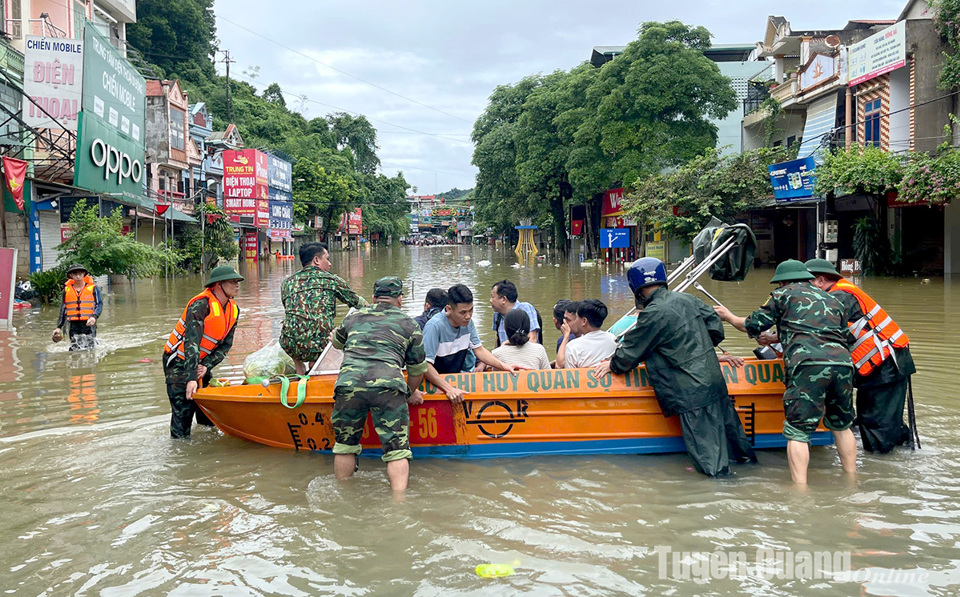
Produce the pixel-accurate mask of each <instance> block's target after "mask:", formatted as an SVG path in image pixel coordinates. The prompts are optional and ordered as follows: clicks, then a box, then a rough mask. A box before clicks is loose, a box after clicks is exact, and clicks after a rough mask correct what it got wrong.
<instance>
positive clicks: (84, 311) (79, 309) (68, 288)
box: [63, 276, 97, 321]
mask: <svg viewBox="0 0 960 597" xmlns="http://www.w3.org/2000/svg"><path fill="white" fill-rule="evenodd" d="M83 283H84V284H85V286H84V287H83V290H81V291H80V292H77V289H76V287H75V286H74V285H73V280H67V283H66V284H65V285H64V287H63V304H64V306H65V309H66V314H67V321H86V320H88V319H90V318H91V317H93V313H94V311H95V310H96V308H97V297H96V295H95V294H94V292H93V290H94V288H96V287H97V285H96V284H94V283H93V278H91V277H90V276H84V277H83Z"/></svg>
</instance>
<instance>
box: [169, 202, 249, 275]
mask: <svg viewBox="0 0 960 597" xmlns="http://www.w3.org/2000/svg"><path fill="white" fill-rule="evenodd" d="M201 217H203V218H205V221H204V222H203V225H202V226H200V227H190V228H188V229H187V231H186V233H185V234H183V235H181V236H179V237H178V239H177V240H178V241H179V245H178V249H179V251H180V252H181V254H182V256H183V262H182V263H181V267H182V268H183V269H186V270H189V271H200V272H201V273H202V272H206V271H207V270H209V269H210V268H212V267H215V266H216V265H217V263H218V262H219V261H220V260H224V261H230V260H231V259H234V258H235V257H236V256H237V254H238V253H239V252H240V245H239V243H237V239H236V238H234V236H233V234H234V233H233V226H231V225H230V222H229V221H228V220H227V218H226V213H225V212H224V211H223V210H222V209H221V208H220V207H218V206H217V205H215V204H210V203H207V204H205V205H204V206H203V213H202V214H201ZM201 253H202V255H201Z"/></svg>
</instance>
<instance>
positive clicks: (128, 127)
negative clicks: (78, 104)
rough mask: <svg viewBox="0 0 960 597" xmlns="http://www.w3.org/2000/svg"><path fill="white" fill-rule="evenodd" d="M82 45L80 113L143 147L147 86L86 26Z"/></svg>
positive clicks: (111, 48) (93, 29)
mask: <svg viewBox="0 0 960 597" xmlns="http://www.w3.org/2000/svg"><path fill="white" fill-rule="evenodd" d="M83 45H84V53H83V102H82V109H83V111H84V112H85V113H87V114H88V115H90V114H95V115H96V116H97V118H100V119H102V120H103V121H104V122H105V123H106V124H107V125H109V126H110V127H112V128H114V129H116V130H117V131H118V132H120V133H122V134H123V135H126V136H127V137H129V138H130V139H131V140H133V141H134V142H136V143H139V144H140V145H143V141H144V132H143V127H144V106H145V104H146V97H147V82H146V81H145V80H144V78H143V77H142V76H141V75H140V73H139V72H137V69H135V68H134V67H133V65H131V64H130V63H129V62H127V60H126V58H124V57H123V55H122V54H121V53H120V52H119V51H118V50H117V49H116V48H114V47H113V45H112V44H111V43H110V42H109V40H107V39H106V38H105V37H103V36H102V35H100V33H99V32H98V31H97V30H96V28H95V27H93V26H92V25H90V24H88V25H87V26H86V27H84V30H83Z"/></svg>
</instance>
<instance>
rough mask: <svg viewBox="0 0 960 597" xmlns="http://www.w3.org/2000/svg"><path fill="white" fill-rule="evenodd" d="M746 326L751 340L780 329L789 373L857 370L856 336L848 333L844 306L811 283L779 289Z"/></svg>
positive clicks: (752, 314) (750, 317)
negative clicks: (801, 368)
mask: <svg viewBox="0 0 960 597" xmlns="http://www.w3.org/2000/svg"><path fill="white" fill-rule="evenodd" d="M744 325H745V327H746V328H747V333H748V334H750V336H751V337H756V336H758V335H759V334H760V332H762V331H764V330H766V329H768V328H770V327H772V326H774V325H776V326H777V335H778V336H779V337H780V342H781V343H782V344H783V351H784V352H783V360H784V363H785V365H786V368H787V371H788V372H791V371H793V370H794V368H796V367H797V366H798V365H801V364H802V365H843V366H845V367H853V361H852V360H851V356H850V348H849V347H850V346H851V345H852V344H853V336H852V335H851V334H850V332H849V331H848V329H847V322H846V318H845V317H844V311H843V305H841V304H840V301H838V300H837V299H836V298H834V297H833V296H830V294H829V293H827V292H824V291H822V290H820V289H819V288H817V287H816V286H814V285H812V284H810V283H809V282H792V283H790V284H787V285H786V286H781V287H780V288H777V289H776V290H774V291H773V292H771V293H770V298H768V299H767V302H765V303H764V304H763V306H762V307H760V308H759V309H757V310H756V311H754V312H753V313H751V314H750V316H749V317H747V319H746V321H745V322H744Z"/></svg>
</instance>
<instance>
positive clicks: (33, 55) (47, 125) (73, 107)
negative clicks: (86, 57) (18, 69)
mask: <svg viewBox="0 0 960 597" xmlns="http://www.w3.org/2000/svg"><path fill="white" fill-rule="evenodd" d="M25 41H26V44H25V47H24V52H23V64H24V68H23V95H24V98H23V111H22V115H21V117H22V118H23V120H24V122H26V123H27V124H28V125H29V126H32V127H35V128H39V129H65V130H70V131H75V130H77V114H79V113H80V100H81V94H80V91H81V85H82V82H83V42H81V41H80V40H76V39H63V38H55V37H37V36H34V35H28V36H27V37H26V40H25Z"/></svg>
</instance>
